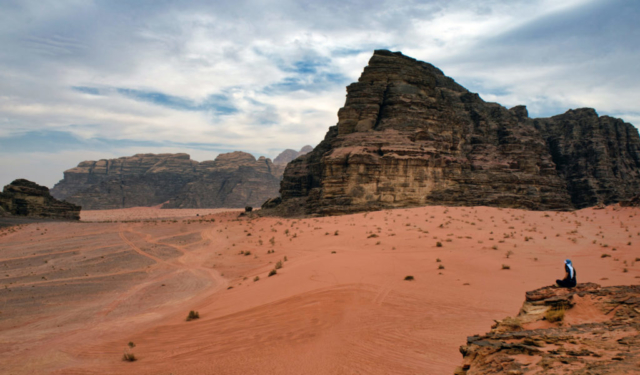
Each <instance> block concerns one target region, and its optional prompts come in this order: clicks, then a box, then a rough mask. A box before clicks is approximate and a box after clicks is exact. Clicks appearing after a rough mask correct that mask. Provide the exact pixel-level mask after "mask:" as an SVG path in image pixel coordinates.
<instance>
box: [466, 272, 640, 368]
mask: <svg viewBox="0 0 640 375" xmlns="http://www.w3.org/2000/svg"><path fill="white" fill-rule="evenodd" d="M460 352H461V353H462V355H463V357H464V359H463V362H462V366H461V367H459V368H458V369H457V370H456V372H455V374H456V375H484V374H511V375H521V374H526V373H531V374H567V373H571V374H637V373H639V372H640V286H638V285H632V286H614V287H604V288H602V287H600V286H599V285H597V284H592V283H587V284H578V285H577V287H576V288H571V289H564V288H556V287H545V288H541V289H538V290H534V291H532V292H527V294H526V301H525V303H524V304H523V306H522V309H521V310H520V313H519V314H518V316H516V317H515V318H510V317H508V318H506V319H503V320H500V321H497V322H496V324H495V325H494V326H493V329H492V330H491V332H489V333H487V334H486V335H483V336H479V335H476V336H471V337H469V338H468V339H467V344H466V345H464V346H462V347H460Z"/></svg>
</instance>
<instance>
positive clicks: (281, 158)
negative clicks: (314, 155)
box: [273, 145, 313, 178]
mask: <svg viewBox="0 0 640 375" xmlns="http://www.w3.org/2000/svg"><path fill="white" fill-rule="evenodd" d="M311 151H313V147H311V146H309V145H307V146H304V147H303V148H301V149H300V151H296V150H292V149H290V148H288V149H286V150H284V151H282V152H281V153H280V154H279V155H278V156H276V158H275V159H273V165H274V166H275V169H276V172H275V174H276V176H278V177H279V178H282V174H283V173H284V169H285V168H286V167H287V164H289V163H290V162H291V161H292V160H294V159H295V158H297V157H298V156H302V155H305V154H308V153H309V152H311Z"/></svg>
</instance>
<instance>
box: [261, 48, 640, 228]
mask: <svg viewBox="0 0 640 375" xmlns="http://www.w3.org/2000/svg"><path fill="white" fill-rule="evenodd" d="M338 117H339V121H338V124H337V125H335V126H332V127H330V128H329V131H328V132H327V135H326V136H325V139H324V140H323V141H322V142H321V143H320V144H319V145H318V146H317V147H315V149H314V150H313V151H312V152H310V153H308V154H306V155H304V156H302V157H299V158H297V159H295V160H293V161H291V162H290V163H289V164H288V166H287V168H286V170H285V172H284V176H283V180H282V183H281V187H280V194H281V197H282V203H281V204H279V205H277V207H275V208H274V209H272V210H271V212H272V213H274V214H284V215H296V214H320V215H330V214H341V213H350V212H357V211H366V210H377V209H383V208H394V207H407V206H419V205H454V206H477V205H484V206H496V207H514V208H524V209H532V210H570V209H574V208H582V207H587V206H590V205H595V204H597V203H598V202H603V203H607V204H608V203H615V202H618V201H620V200H624V199H628V198H630V196H631V195H632V194H633V193H635V192H637V191H640V138H639V137H638V131H637V129H635V128H634V127H633V126H632V125H630V124H627V123H624V122H623V121H622V120H618V119H614V118H610V117H607V116H603V117H598V116H597V114H596V113H595V111H593V110H590V109H582V110H575V111H569V112H567V113H565V114H564V115H560V116H555V117H551V118H545V119H531V118H529V117H528V113H527V110H526V108H525V107H524V106H517V107H514V108H511V109H507V108H504V107H502V106H500V105H499V104H496V103H487V102H485V101H483V100H482V99H481V98H480V97H479V96H478V95H477V94H474V93H471V92H469V91H468V90H466V89H465V88H464V87H462V86H460V85H458V84H457V83H456V82H454V81H453V80H452V79H451V78H449V77H446V76H445V75H444V74H443V73H442V72H441V71H440V70H439V69H437V68H436V67H434V66H432V65H430V64H428V63H424V62H420V61H417V60H415V59H412V58H410V57H407V56H404V55H402V54H401V53H398V52H395V53H393V52H389V51H384V50H382V51H376V52H375V53H374V55H373V57H372V58H371V60H370V61H369V65H368V66H367V67H366V68H365V69H364V72H363V73H362V75H361V76H360V79H359V80H358V82H356V83H353V84H351V85H349V86H348V87H347V99H346V102H345V105H344V107H343V108H341V109H340V110H339V111H338ZM271 205H273V202H271Z"/></svg>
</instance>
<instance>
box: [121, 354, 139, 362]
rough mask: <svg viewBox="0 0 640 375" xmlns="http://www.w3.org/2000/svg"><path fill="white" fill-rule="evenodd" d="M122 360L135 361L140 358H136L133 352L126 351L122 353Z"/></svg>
mask: <svg viewBox="0 0 640 375" xmlns="http://www.w3.org/2000/svg"><path fill="white" fill-rule="evenodd" d="M122 360H123V361H126V362H134V361H137V360H138V358H136V356H135V354H133V353H124V354H123V355H122Z"/></svg>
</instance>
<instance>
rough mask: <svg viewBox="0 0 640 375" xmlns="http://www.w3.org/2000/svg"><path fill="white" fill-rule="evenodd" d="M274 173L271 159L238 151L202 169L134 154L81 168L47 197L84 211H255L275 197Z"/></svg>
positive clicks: (179, 157)
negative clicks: (150, 208) (249, 208)
mask: <svg viewBox="0 0 640 375" xmlns="http://www.w3.org/2000/svg"><path fill="white" fill-rule="evenodd" d="M275 173H276V171H275V168H274V166H273V163H271V160H270V159H266V158H264V157H260V158H259V159H258V160H256V159H255V158H254V157H253V156H252V155H251V154H248V153H245V152H240V151H236V152H231V153H227V154H220V155H218V157H217V158H216V159H215V160H214V161H204V162H201V163H198V162H196V161H194V160H191V159H190V157H189V155H187V154H137V155H134V156H131V157H122V158H118V159H110V160H99V161H85V162H82V163H80V164H79V165H78V166H77V167H76V168H72V169H69V170H67V171H65V172H64V179H62V180H61V181H60V182H58V183H57V184H56V185H55V186H54V187H53V189H52V190H51V193H52V194H53V196H55V197H57V198H59V199H66V200H67V201H69V202H73V203H76V204H79V205H81V206H82V207H83V208H84V209H87V210H101V209H116V208H126V207H137V206H155V205H160V204H164V205H163V208H216V207H229V208H231V207H245V206H247V205H248V206H260V205H261V204H262V203H263V202H264V201H265V200H267V199H268V198H269V197H272V196H274V195H277V194H278V186H279V177H277V175H276V174H275Z"/></svg>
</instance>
